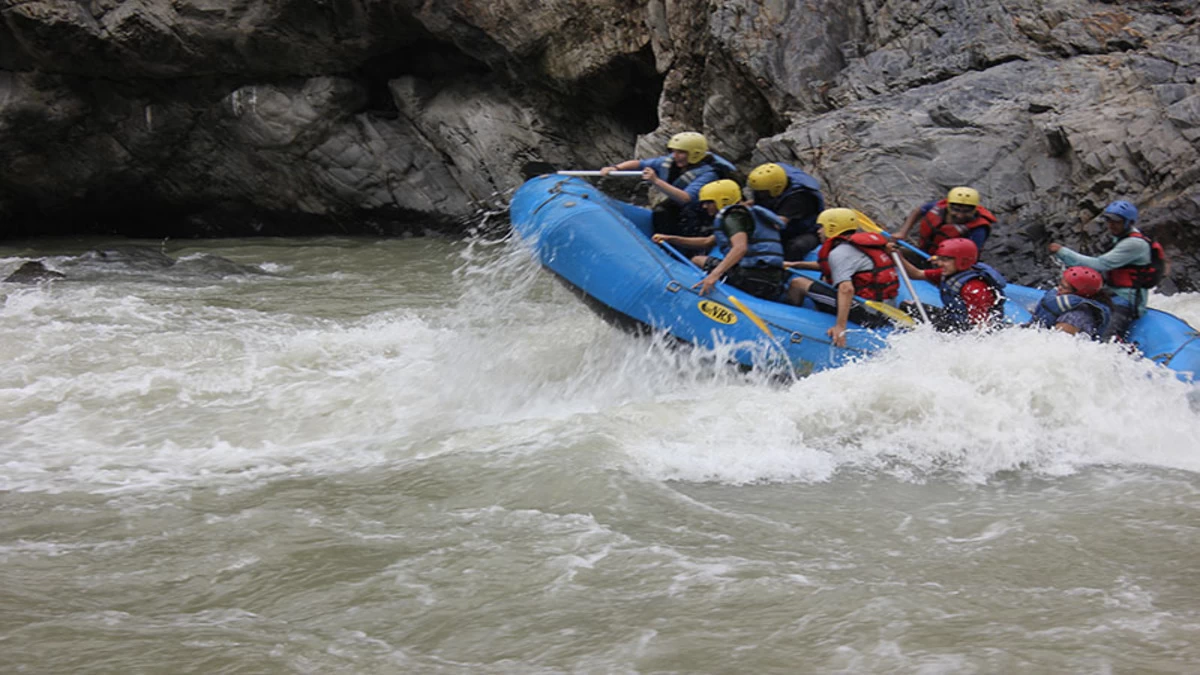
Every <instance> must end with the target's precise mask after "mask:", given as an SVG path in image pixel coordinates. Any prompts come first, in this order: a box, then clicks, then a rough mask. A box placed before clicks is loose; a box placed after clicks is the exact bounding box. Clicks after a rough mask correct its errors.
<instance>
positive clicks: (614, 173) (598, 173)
mask: <svg viewBox="0 0 1200 675" xmlns="http://www.w3.org/2000/svg"><path fill="white" fill-rule="evenodd" d="M554 173H556V174H558V175H560V176H626V177H632V176H640V175H642V172H641V171H609V172H608V173H604V172H602V171H582V170H579V171H555V172H554Z"/></svg>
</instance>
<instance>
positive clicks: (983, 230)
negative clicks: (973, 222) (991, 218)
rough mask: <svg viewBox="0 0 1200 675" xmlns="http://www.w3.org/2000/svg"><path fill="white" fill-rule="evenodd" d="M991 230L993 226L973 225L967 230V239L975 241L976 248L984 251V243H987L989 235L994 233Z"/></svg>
mask: <svg viewBox="0 0 1200 675" xmlns="http://www.w3.org/2000/svg"><path fill="white" fill-rule="evenodd" d="M991 230H992V228H991V227H990V226H987V225H984V226H982V227H972V228H971V229H969V230H967V239H970V240H971V241H973V242H975V249H976V250H977V251H981V252H982V251H983V245H984V244H985V243H987V238H988V235H990V234H991V233H992V231H991Z"/></svg>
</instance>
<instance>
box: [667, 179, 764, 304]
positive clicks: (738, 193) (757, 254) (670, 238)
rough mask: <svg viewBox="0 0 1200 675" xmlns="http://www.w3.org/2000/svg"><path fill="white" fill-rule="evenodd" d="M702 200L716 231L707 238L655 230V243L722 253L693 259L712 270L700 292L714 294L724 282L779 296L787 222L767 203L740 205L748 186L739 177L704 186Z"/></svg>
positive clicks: (700, 284)
mask: <svg viewBox="0 0 1200 675" xmlns="http://www.w3.org/2000/svg"><path fill="white" fill-rule="evenodd" d="M699 198H700V199H699V202H700V206H701V208H703V209H704V213H705V215H707V216H708V217H709V218H710V219H711V221H712V231H713V233H712V234H711V235H709V236H707V237H681V236H678V235H670V234H661V233H659V234H655V235H654V236H653V239H654V242H655V243H663V242H666V243H668V244H673V245H679V246H685V247H688V248H699V249H704V250H707V249H710V248H712V247H714V246H715V247H716V248H717V250H719V251H720V252H721V254H722V255H721V257H717V256H710V255H697V256H695V257H693V258H692V262H694V263H695V264H696V265H697V266H698V267H699V268H700V269H702V270H704V271H705V272H708V274H707V275H706V276H705V277H704V279H702V280H700V281H699V282H697V283H696V286H695V287H698V288H699V289H700V295H708V293H710V292H711V291H712V288H713V286H714V285H716V283H717V282H718V281H722V280H724V281H725V282H726V283H728V284H729V285H731V286H733V287H734V288H739V289H741V290H743V291H745V292H747V293H749V294H750V295H753V296H755V297H759V298H763V299H765V300H777V299H779V297H780V295H782V293H783V244H782V243H781V241H780V230H782V229H783V222H782V221H780V220H779V217H778V216H776V215H775V214H774V213H771V212H770V211H769V210H767V209H764V208H762V207H761V206H748V205H745V204H740V203H739V202H740V201H741V198H742V188H741V187H740V186H739V185H738V184H737V182H736V181H732V180H728V179H726V180H718V181H713V182H712V183H709V184H707V185H705V186H704V187H702V188H700V194H699Z"/></svg>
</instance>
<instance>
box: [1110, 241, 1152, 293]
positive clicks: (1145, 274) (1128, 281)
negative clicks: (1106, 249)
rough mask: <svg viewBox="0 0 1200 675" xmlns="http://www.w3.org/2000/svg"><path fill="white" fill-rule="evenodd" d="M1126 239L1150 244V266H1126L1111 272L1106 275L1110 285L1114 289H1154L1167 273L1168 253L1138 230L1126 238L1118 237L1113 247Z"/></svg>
mask: <svg viewBox="0 0 1200 675" xmlns="http://www.w3.org/2000/svg"><path fill="white" fill-rule="evenodd" d="M1125 237H1134V238H1136V239H1141V240H1142V241H1144V242H1146V243H1148V244H1150V264H1148V265H1126V266H1125V267H1118V268H1116V269H1114V270H1109V272H1108V274H1107V275H1105V276H1106V277H1107V279H1106V280H1107V281H1108V285H1109V286H1112V287H1113V288H1154V287H1155V286H1157V285H1158V284H1159V282H1161V281H1162V278H1163V274H1165V273H1166V271H1167V254H1166V251H1164V250H1163V247H1162V244H1160V243H1158V242H1157V241H1154V240H1153V239H1151V238H1150V237H1147V236H1146V235H1144V234H1142V233H1141V232H1139V231H1137V230H1131V231H1130V232H1129V234H1127V235H1125V236H1124V237H1118V238H1117V241H1116V242H1113V246H1116V245H1117V243H1119V242H1120V241H1121V240H1122V239H1124V238H1125Z"/></svg>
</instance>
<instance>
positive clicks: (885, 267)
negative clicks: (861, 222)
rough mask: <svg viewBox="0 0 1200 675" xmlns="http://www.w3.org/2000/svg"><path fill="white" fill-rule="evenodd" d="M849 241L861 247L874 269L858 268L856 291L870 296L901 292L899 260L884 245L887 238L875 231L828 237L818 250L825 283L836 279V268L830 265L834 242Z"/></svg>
mask: <svg viewBox="0 0 1200 675" xmlns="http://www.w3.org/2000/svg"><path fill="white" fill-rule="evenodd" d="M843 243H849V244H850V245H851V246H853V247H854V248H856V249H858V250H860V251H862V252H863V253H864V254H866V256H867V257H868V258H870V259H871V263H872V264H873V265H874V269H872V270H871V271H870V272H857V273H855V274H854V276H852V277H850V282H851V283H853V284H854V294H855V295H857V296H859V297H862V298H866V299H867V300H891V299H892V298H894V297H896V296H897V295H899V293H900V277H899V275H897V274H896V263H895V262H894V261H893V260H892V258H891V256H889V255H888V253H887V250H885V248H884V247H885V246H886V245H887V239H886V238H884V236H883V235H882V234H877V233H875V232H858V233H856V234H852V235H850V236H848V237H847V236H845V235H842V236H839V237H834V238H832V239H827V240H826V241H825V243H824V244H823V245H822V246H821V250H820V251H818V252H817V262H818V263H819V264H820V265H821V278H822V279H824V280H825V283H827V284H828V283H833V270H831V269H830V268H829V253H830V252H831V251H833V248H834V247H835V246H838V245H840V244H843Z"/></svg>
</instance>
